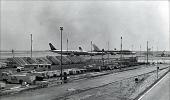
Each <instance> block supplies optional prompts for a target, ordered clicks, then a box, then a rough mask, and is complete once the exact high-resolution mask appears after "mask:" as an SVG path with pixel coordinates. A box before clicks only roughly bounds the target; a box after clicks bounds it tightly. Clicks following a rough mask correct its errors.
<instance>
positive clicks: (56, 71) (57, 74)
mask: <svg viewBox="0 0 170 100" xmlns="http://www.w3.org/2000/svg"><path fill="white" fill-rule="evenodd" d="M52 72H53V76H54V77H57V76H60V71H59V70H53V71H52Z"/></svg>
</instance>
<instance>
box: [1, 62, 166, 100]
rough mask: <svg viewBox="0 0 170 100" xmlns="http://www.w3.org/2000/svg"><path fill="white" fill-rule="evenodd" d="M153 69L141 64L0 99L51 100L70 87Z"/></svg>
mask: <svg viewBox="0 0 170 100" xmlns="http://www.w3.org/2000/svg"><path fill="white" fill-rule="evenodd" d="M167 66H168V65H162V66H160V68H165V67H167ZM154 70H156V66H152V67H148V66H143V67H142V68H139V69H134V70H129V71H124V72H118V73H112V74H109V75H104V76H100V77H96V78H94V79H87V80H80V81H76V82H71V83H68V84H64V85H61V86H57V87H49V88H42V89H38V90H33V91H25V92H23V93H20V94H14V95H9V96H4V97H1V100H53V99H56V98H57V97H59V96H63V95H65V94H66V93H68V92H69V91H68V89H70V88H72V89H74V90H86V89H89V88H94V87H99V86H102V85H105V84H108V83H111V82H114V81H119V80H122V79H125V78H128V77H132V76H136V75H140V74H144V73H147V72H150V71H154Z"/></svg>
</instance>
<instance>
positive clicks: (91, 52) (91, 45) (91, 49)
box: [91, 41, 93, 60]
mask: <svg viewBox="0 0 170 100" xmlns="http://www.w3.org/2000/svg"><path fill="white" fill-rule="evenodd" d="M92 44H93V42H92V41H91V60H92Z"/></svg>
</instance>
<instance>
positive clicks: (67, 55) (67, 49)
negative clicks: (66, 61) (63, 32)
mask: <svg viewBox="0 0 170 100" xmlns="http://www.w3.org/2000/svg"><path fill="white" fill-rule="evenodd" d="M67 56H68V38H67Z"/></svg>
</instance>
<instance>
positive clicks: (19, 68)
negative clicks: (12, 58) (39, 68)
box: [16, 66, 24, 72]
mask: <svg viewBox="0 0 170 100" xmlns="http://www.w3.org/2000/svg"><path fill="white" fill-rule="evenodd" d="M16 71H17V72H21V71H24V67H20V66H19V67H17V68H16Z"/></svg>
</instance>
